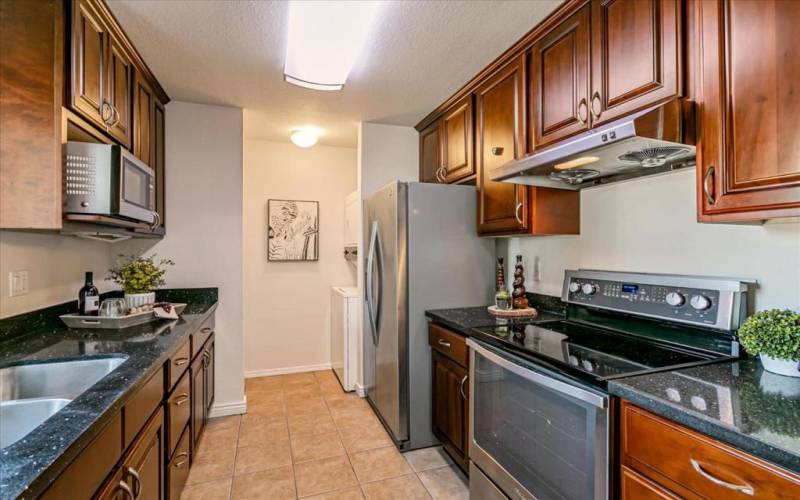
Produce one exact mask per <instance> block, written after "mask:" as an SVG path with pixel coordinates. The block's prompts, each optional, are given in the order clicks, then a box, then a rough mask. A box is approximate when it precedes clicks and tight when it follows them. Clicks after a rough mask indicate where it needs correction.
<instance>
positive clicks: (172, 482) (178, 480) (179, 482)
mask: <svg viewBox="0 0 800 500" xmlns="http://www.w3.org/2000/svg"><path fill="white" fill-rule="evenodd" d="M190 435H191V430H190V429H189V427H188V426H187V427H186V428H185V429H184V430H183V434H182V435H181V439H180V441H178V447H177V448H176V449H175V455H173V456H172V460H170V461H169V467H168V468H167V469H168V470H167V481H168V483H167V484H168V485H169V486H168V487H167V489H168V490H169V496H168V497H167V498H168V500H178V499H179V498H180V497H181V492H182V491H183V487H184V485H185V484H186V479H187V478H188V477H189V443H190V442H191V437H190Z"/></svg>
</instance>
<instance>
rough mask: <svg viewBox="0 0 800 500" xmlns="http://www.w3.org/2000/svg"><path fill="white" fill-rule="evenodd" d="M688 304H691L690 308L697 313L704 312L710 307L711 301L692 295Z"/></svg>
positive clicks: (704, 297) (703, 296) (702, 296)
mask: <svg viewBox="0 0 800 500" xmlns="http://www.w3.org/2000/svg"><path fill="white" fill-rule="evenodd" d="M690 304H692V307H693V308H695V309H696V310H697V311H705V310H706V309H708V308H710V307H711V300H709V298H708V297H706V296H705V295H694V296H693V297H692V300H691V301H690Z"/></svg>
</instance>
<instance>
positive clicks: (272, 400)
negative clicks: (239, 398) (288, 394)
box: [247, 389, 284, 407]
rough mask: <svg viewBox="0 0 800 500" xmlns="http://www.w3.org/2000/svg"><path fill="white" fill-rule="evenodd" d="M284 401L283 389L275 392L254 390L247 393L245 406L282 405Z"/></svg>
mask: <svg viewBox="0 0 800 500" xmlns="http://www.w3.org/2000/svg"><path fill="white" fill-rule="evenodd" d="M283 403H284V398H283V390H282V389H281V390H279V391H277V392H256V393H252V394H251V393H248V395H247V406H248V407H249V406H252V405H256V406H267V405H278V406H280V405H282V404H283Z"/></svg>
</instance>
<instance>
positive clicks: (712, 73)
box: [696, 0, 800, 222]
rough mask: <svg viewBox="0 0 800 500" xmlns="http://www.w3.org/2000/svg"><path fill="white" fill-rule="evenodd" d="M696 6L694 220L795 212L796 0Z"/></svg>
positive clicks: (798, 182) (799, 66) (799, 42)
mask: <svg viewBox="0 0 800 500" xmlns="http://www.w3.org/2000/svg"><path fill="white" fill-rule="evenodd" d="M696 8H697V19H698V22H697V28H698V37H699V38H700V42H699V43H698V52H699V54H698V57H697V59H698V61H697V72H698V87H699V100H700V109H701V113H702V115H701V118H702V120H701V122H700V144H699V145H698V150H697V207H698V220H700V221H701V222H740V221H757V220H763V219H768V218H775V217H796V216H800V129H798V127H797V116H798V113H800V88H798V85H800V84H798V82H800V31H799V30H798V29H797V24H798V22H800V3H798V2H785V1H777V0H765V1H762V2H735V1H730V0H708V1H703V2H696Z"/></svg>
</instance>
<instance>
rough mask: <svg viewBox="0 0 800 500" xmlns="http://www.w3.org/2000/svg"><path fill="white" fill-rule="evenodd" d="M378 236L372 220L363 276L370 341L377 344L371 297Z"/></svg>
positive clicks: (372, 298) (374, 222)
mask: <svg viewBox="0 0 800 500" xmlns="http://www.w3.org/2000/svg"><path fill="white" fill-rule="evenodd" d="M377 238H378V221H373V222H372V229H371V231H370V237H369V250H367V268H366V276H365V277H364V288H365V290H366V294H365V295H366V299H367V317H368V318H369V327H370V331H371V333H372V343H373V344H374V345H376V346H377V345H378V337H377V335H378V328H377V325H376V322H375V311H374V307H375V306H374V304H375V297H373V273H374V272H375V251H376V250H375V247H376V246H377Z"/></svg>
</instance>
